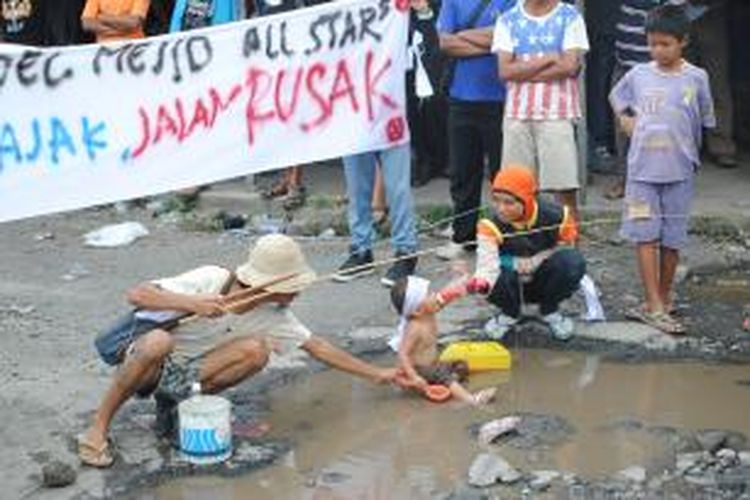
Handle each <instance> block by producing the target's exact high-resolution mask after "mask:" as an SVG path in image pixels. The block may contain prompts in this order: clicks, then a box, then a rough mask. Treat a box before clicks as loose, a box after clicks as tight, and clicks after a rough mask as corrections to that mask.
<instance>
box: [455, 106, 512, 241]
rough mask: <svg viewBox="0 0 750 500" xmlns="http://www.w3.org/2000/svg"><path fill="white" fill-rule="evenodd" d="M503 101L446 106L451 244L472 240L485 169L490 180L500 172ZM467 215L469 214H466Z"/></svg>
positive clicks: (475, 230) (480, 200)
mask: <svg viewBox="0 0 750 500" xmlns="http://www.w3.org/2000/svg"><path fill="white" fill-rule="evenodd" d="M502 122H503V103H502V102H467V101H455V100H454V101H451V102H450V104H449V107H448V156H449V168H450V179H451V199H452V201H453V213H454V215H459V214H461V215H459V216H458V217H456V218H455V219H454V220H453V241H454V242H456V243H464V242H470V241H474V240H475V239H476V234H477V220H478V219H479V214H478V212H477V210H476V209H477V208H479V206H480V204H481V202H482V185H483V181H484V178H485V177H484V174H485V169H488V170H489V175H490V177H489V178H490V179H492V178H493V177H494V175H495V173H496V172H497V171H498V170H499V169H500V161H501V156H500V154H501V151H502V144H503V139H502V132H503V125H502ZM467 212H470V213H467Z"/></svg>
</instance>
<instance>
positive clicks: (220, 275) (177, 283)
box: [151, 266, 230, 295]
mask: <svg viewBox="0 0 750 500" xmlns="http://www.w3.org/2000/svg"><path fill="white" fill-rule="evenodd" d="M229 275H230V272H229V271H228V270H226V269H224V268H223V267H219V266H203V267H199V268H196V269H193V270H191V271H188V272H186V273H182V274H179V275H177V276H172V277H171V278H162V279H158V280H154V281H152V282H151V283H153V284H154V285H156V286H158V287H160V288H163V289H164V290H168V291H170V292H174V293H184V294H185V295H196V294H200V293H220V292H221V289H222V288H224V285H225V284H226V282H227V280H228V279H229Z"/></svg>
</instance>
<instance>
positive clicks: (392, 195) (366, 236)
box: [344, 144, 417, 253]
mask: <svg viewBox="0 0 750 500" xmlns="http://www.w3.org/2000/svg"><path fill="white" fill-rule="evenodd" d="M378 160H379V161H380V169H381V171H382V172H383V184H384V186H385V197H386V201H387V203H388V207H389V209H388V213H389V216H388V217H389V219H390V221H391V247H392V249H393V251H394V252H395V253H412V252H415V251H416V250H417V232H416V228H415V225H414V202H413V200H412V196H411V150H410V146H409V144H404V145H401V146H396V147H393V148H390V149H384V150H381V151H371V152H367V153H362V154H358V155H352V156H345V157H344V175H345V177H346V193H347V195H348V196H349V230H350V232H351V233H352V253H362V252H366V251H367V250H372V242H373V240H374V237H375V230H374V228H373V224H372V222H373V221H372V206H371V203H372V192H373V188H374V185H375V169H376V168H377V165H378Z"/></svg>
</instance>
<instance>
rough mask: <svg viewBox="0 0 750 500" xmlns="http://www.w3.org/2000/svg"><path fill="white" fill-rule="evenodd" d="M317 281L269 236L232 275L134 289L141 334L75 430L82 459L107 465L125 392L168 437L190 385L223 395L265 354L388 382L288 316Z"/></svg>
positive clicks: (380, 371) (213, 269) (211, 270)
mask: <svg viewBox="0 0 750 500" xmlns="http://www.w3.org/2000/svg"><path fill="white" fill-rule="evenodd" d="M314 280H315V273H314V272H313V270H312V269H311V268H310V267H309V266H308V264H307V262H306V260H305V257H304V255H303V254H302V251H301V249H300V248H299V246H298V245H297V243H296V242H295V241H294V240H292V239H291V238H289V237H287V236H283V235H268V236H264V237H262V238H260V239H259V240H258V241H257V243H256V245H255V246H254V247H253V248H251V249H250V252H249V257H248V260H247V262H245V263H244V264H242V265H241V266H239V267H238V268H237V269H236V271H235V273H232V272H230V271H229V270H227V269H224V268H222V267H218V266H205V267H199V268H197V269H193V270H191V271H188V272H186V273H184V274H180V275H178V276H175V277H171V278H164V279H159V280H156V281H152V282H149V283H144V284H140V285H138V286H136V287H134V288H133V289H131V290H130V291H129V293H128V300H129V302H130V303H131V304H133V305H134V306H135V308H136V311H135V313H134V316H135V319H134V324H133V325H130V326H129V328H131V331H132V332H139V333H138V334H137V338H136V340H134V341H133V342H132V343H130V344H129V345H128V346H127V348H126V349H124V352H123V354H122V358H121V360H120V361H121V362H120V366H119V369H118V371H117V373H116V375H115V378H114V381H113V383H112V385H111V386H110V387H109V389H108V390H107V392H106V394H105V395H104V398H103V400H102V401H101V403H100V405H99V407H98V408H97V410H96V413H95V414H94V417H93V421H92V423H91V426H90V427H89V428H88V429H87V430H86V432H85V433H83V434H82V435H81V436H79V440H78V453H79V457H80V459H81V461H82V462H83V463H84V464H86V465H90V466H93V467H109V466H110V465H112V463H113V461H114V459H113V456H112V451H111V449H110V446H109V443H108V432H109V427H110V424H111V421H112V418H113V417H114V415H115V413H116V412H117V410H118V409H119V408H120V406H122V404H123V403H124V402H125V401H127V400H128V398H130V397H131V396H133V395H138V396H140V397H148V396H150V395H151V394H153V395H154V397H155V399H156V403H157V419H156V420H157V422H156V424H157V425H156V427H157V433H160V434H168V433H169V432H171V431H172V430H173V428H174V424H175V421H174V416H175V408H176V405H177V403H178V402H179V401H181V400H183V399H185V398H187V397H188V396H189V395H190V390H191V387H192V385H193V384H194V383H196V382H199V383H200V385H201V390H202V392H203V393H210V394H215V393H218V392H221V391H223V390H224V389H227V388H229V387H232V386H234V385H237V384H239V383H240V382H242V381H243V380H245V379H246V378H248V377H250V376H251V375H253V374H255V373H257V372H258V371H260V370H261V369H263V367H264V366H265V365H266V363H267V362H268V356H269V353H270V351H271V350H273V351H276V352H287V351H289V350H290V349H295V348H301V349H303V350H305V351H307V352H308V353H309V354H310V355H311V356H313V357H314V358H316V359H317V360H319V361H322V362H323V363H326V364H328V365H329V366H332V367H333V368H336V369H339V370H342V371H344V372H348V373H350V374H353V375H356V376H359V377H363V378H365V379H368V380H371V381H373V382H375V383H383V382H390V381H393V380H394V378H395V375H396V370H395V369H391V368H382V367H377V366H374V365H371V364H369V363H366V362H364V361H362V360H360V359H358V358H356V357H354V356H352V355H350V354H348V353H346V352H344V351H342V350H341V349H339V348H337V347H335V346H333V345H332V344H330V343H329V342H327V341H325V340H323V339H322V338H319V337H316V336H314V335H313V334H312V333H311V332H310V331H309V330H308V329H307V328H306V327H305V325H303V324H302V323H301V322H300V321H299V320H298V319H297V318H296V317H295V316H294V314H293V313H292V312H291V310H290V309H289V306H290V304H291V303H292V301H294V299H295V298H296V296H297V295H298V294H299V293H300V292H301V291H302V290H304V289H305V288H306V287H308V286H309V285H310V284H312V283H313V281H314ZM185 315H191V316H192V317H191V318H189V319H188V320H185V319H182V320H181V321H179V322H178V321H173V325H172V327H171V328H169V329H167V327H160V326H159V325H165V324H166V323H165V322H164V318H165V317H171V318H175V317H179V316H185ZM175 324H176V325H175ZM144 325H145V326H144ZM144 330H145V333H143V332H144Z"/></svg>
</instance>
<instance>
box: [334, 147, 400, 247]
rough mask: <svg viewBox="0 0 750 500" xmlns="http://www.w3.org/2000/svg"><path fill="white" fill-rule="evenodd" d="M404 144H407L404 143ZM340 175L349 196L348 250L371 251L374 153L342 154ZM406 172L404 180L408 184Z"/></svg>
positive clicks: (375, 162)
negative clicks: (342, 173) (350, 239)
mask: <svg viewBox="0 0 750 500" xmlns="http://www.w3.org/2000/svg"><path fill="white" fill-rule="evenodd" d="M407 147H408V146H407ZM343 160H344V177H345V178H346V194H347V196H348V197H349V206H348V216H349V231H350V232H351V234H352V252H354V253H362V252H365V251H367V250H372V241H373V227H372V205H371V203H372V192H373V187H374V185H375V168H376V166H377V157H376V153H373V152H367V153H362V154H358V155H351V156H345V157H344V158H343ZM409 181H410V179H409V177H408V173H407V178H406V183H407V185H408V184H409Z"/></svg>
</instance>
